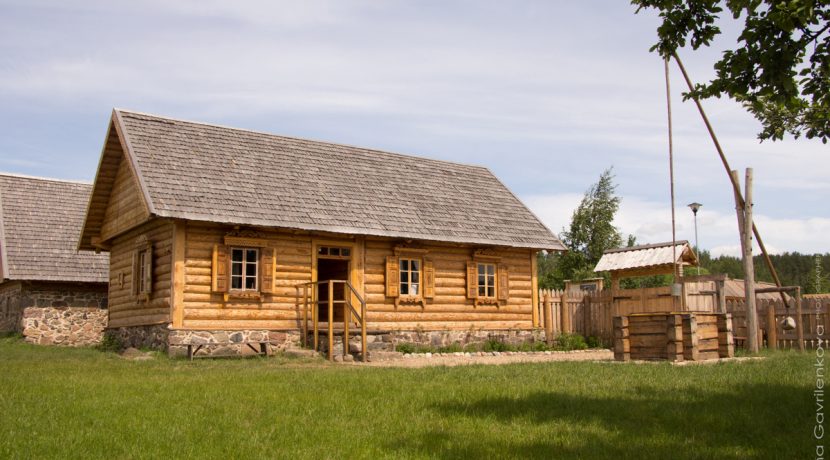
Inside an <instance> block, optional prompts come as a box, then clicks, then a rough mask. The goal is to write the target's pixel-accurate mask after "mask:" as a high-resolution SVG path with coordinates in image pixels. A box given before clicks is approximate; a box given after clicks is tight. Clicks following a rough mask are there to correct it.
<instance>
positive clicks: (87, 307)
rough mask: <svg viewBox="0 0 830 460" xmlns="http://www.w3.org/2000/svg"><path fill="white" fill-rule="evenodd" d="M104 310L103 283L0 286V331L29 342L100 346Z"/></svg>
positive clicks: (105, 287) (105, 290)
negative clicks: (19, 333) (15, 335)
mask: <svg viewBox="0 0 830 460" xmlns="http://www.w3.org/2000/svg"><path fill="white" fill-rule="evenodd" d="M106 308H107V284H106V283H63V282H48V281H8V282H5V283H2V284H0V332H21V333H23V335H24V336H25V337H26V340H27V341H28V342H31V343H39V344H49V345H69V346H83V345H91V344H96V343H99V342H100V341H101V337H102V335H101V334H102V331H103V327H101V324H102V321H103V325H104V326H106V321H107V310H106ZM38 310H42V311H38ZM86 321H88V322H89V326H87V325H86V324H85V322H86Z"/></svg>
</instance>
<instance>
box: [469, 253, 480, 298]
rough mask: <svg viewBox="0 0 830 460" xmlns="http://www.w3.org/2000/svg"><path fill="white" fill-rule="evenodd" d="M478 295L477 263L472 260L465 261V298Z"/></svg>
mask: <svg viewBox="0 0 830 460" xmlns="http://www.w3.org/2000/svg"><path fill="white" fill-rule="evenodd" d="M477 297H478V265H477V264H476V262H475V261H474V260H468V261H467V298H468V299H475V298H477Z"/></svg>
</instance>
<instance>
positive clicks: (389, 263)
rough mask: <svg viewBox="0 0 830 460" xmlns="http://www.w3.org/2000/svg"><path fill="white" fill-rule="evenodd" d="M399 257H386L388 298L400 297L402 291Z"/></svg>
mask: <svg viewBox="0 0 830 460" xmlns="http://www.w3.org/2000/svg"><path fill="white" fill-rule="evenodd" d="M398 267H399V265H398V257H397V256H386V297H398V296H399V295H400V290H399V289H398V286H399V285H400V284H399V283H400V282H401V280H400V271H399V268H398Z"/></svg>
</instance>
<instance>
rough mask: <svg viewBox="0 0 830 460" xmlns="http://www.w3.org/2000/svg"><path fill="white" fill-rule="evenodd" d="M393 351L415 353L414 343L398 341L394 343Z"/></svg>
mask: <svg viewBox="0 0 830 460" xmlns="http://www.w3.org/2000/svg"><path fill="white" fill-rule="evenodd" d="M395 351H397V352H400V353H403V354H412V353H415V345H413V344H411V343H399V344H397V345H395Z"/></svg>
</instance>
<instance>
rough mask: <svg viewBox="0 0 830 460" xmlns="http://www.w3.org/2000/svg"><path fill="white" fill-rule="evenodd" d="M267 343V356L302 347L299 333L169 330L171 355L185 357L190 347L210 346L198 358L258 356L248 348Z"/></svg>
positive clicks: (201, 351)
mask: <svg viewBox="0 0 830 460" xmlns="http://www.w3.org/2000/svg"><path fill="white" fill-rule="evenodd" d="M259 342H268V353H269V354H271V353H274V352H277V351H282V350H285V349H287V348H291V347H294V346H299V344H300V332H299V331H267V330H243V331H181V330H177V331H170V341H169V348H168V354H169V355H170V356H186V355H187V345H208V346H206V347H203V348H202V349H200V350H199V352H198V353H197V354H196V356H227V355H240V356H244V355H249V354H253V353H255V351H254V350H252V349H251V348H250V347H248V346H247V345H245V344H246V343H251V344H252V345H254V347H255V348H257V346H256V344H255V343H259Z"/></svg>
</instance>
